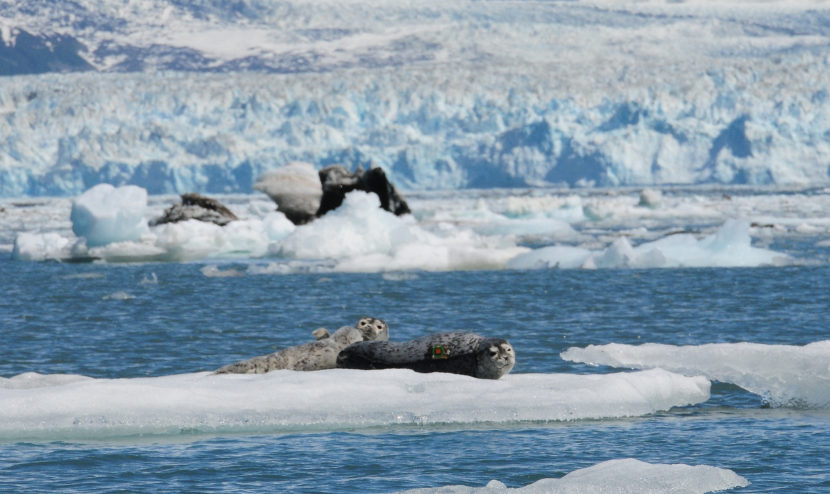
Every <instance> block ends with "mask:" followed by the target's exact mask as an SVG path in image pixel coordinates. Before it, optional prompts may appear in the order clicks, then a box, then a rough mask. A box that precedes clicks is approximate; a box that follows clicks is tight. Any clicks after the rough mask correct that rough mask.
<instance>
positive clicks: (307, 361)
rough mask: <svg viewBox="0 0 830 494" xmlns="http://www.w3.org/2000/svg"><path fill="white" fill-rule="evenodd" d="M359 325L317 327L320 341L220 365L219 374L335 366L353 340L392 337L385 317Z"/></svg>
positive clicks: (315, 332)
mask: <svg viewBox="0 0 830 494" xmlns="http://www.w3.org/2000/svg"><path fill="white" fill-rule="evenodd" d="M357 326H358V327H357V328H354V327H352V326H343V327H342V328H340V329H338V330H337V331H335V332H334V334H329V331H328V330H327V329H325V328H317V329H315V330H314V331H313V332H312V336H314V338H315V339H316V340H317V341H312V342H310V343H305V344H302V345H297V346H293V347H289V348H285V349H282V350H279V351H277V352H274V353H271V354H268V355H262V356H259V357H253V358H251V359H248V360H243V361H242V362H237V363H234V364H229V365H226V366H224V367H221V368H219V369H218V370H217V371H216V374H264V373H266V372H270V371H272V370H277V369H291V370H298V371H314V370H322V369H333V368H334V367H335V365H336V361H337V354H338V353H340V351H341V350H343V349H344V348H346V347H347V346H349V345H351V344H352V343H357V342H360V341H371V340H380V339H383V340H387V339H389V326H388V325H387V324H386V322H384V321H383V320H382V319H376V318H373V317H364V318H362V319H360V321H358V323H357Z"/></svg>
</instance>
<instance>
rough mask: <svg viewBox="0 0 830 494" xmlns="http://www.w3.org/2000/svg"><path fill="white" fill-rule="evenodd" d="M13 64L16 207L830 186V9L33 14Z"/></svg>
mask: <svg viewBox="0 0 830 494" xmlns="http://www.w3.org/2000/svg"><path fill="white" fill-rule="evenodd" d="M27 36H28V37H27ZM31 37H34V38H36V39H37V40H39V41H37V42H35V41H32V40H31V39H30V38H31ZM26 40H28V41H26ZM24 41H25V42H24ZM38 43H40V44H38ZM73 43H74V44H73ZM0 45H2V47H3V49H2V50H0V59H2V60H3V61H4V63H6V62H7V61H9V60H29V61H30V62H31V63H34V62H38V61H40V62H42V63H41V65H38V67H41V68H43V73H31V72H34V69H32V70H30V73H25V71H19V72H17V73H13V75H8V76H5V77H2V78H0V197H6V198H11V197H25V196H29V197H34V196H63V197H65V196H73V195H77V194H80V193H81V192H83V191H85V190H87V189H89V188H90V187H92V186H94V185H96V184H98V183H109V184H112V185H114V186H120V185H126V184H132V185H138V186H141V187H142V188H144V189H145V190H147V191H148V193H150V194H167V193H183V192H201V193H248V192H250V191H251V190H252V185H253V183H254V182H255V180H256V178H257V177H258V176H259V175H260V174H262V173H263V172H266V171H269V170H272V169H274V168H276V167H278V166H281V165H283V164H285V163H288V162H291V161H306V162H310V163H313V164H314V165H315V166H316V167H318V168H321V167H323V166H327V165H330V164H334V163H340V164H343V165H345V166H347V167H349V168H351V169H355V168H356V167H358V166H363V167H364V168H365V167H368V166H370V165H371V164H375V165H378V166H381V167H383V168H384V169H385V170H386V172H387V175H388V176H389V178H390V180H391V181H392V182H393V183H395V184H396V185H397V186H398V187H399V188H402V189H403V190H404V191H406V190H430V189H462V188H491V187H517V186H521V187H525V186H548V185H556V186H567V187H579V186H620V185H666V184H750V185H764V184H775V185H782V184H788V185H789V184H798V185H807V184H813V185H816V184H822V185H824V184H827V183H828V182H830V176H829V175H828V172H829V171H830V111H828V110H830V93H828V87H830V70H829V69H830V54H828V46H830V9H828V2H825V1H818V2H788V3H786V4H781V3H778V2H772V3H770V2H760V1H749V0H747V1H735V0H732V1H728V2H717V3H714V2H705V1H699V0H691V1H686V2H671V3H663V2H652V1H648V2H607V1H577V2H532V3H525V2H519V3H515V2H513V3H502V2H490V1H487V2H445V3H442V4H441V5H435V4H434V3H433V2H425V1H414V2H406V3H404V4H402V3H400V2H367V1H365V0H352V1H349V2H338V3H334V2H328V1H324V0H317V1H312V2H299V1H294V2H292V1H287V2H279V3H276V4H272V3H271V2H263V1H258V0H242V1H239V2H218V1H207V0H206V1H204V2H197V3H189V4H185V3H184V2H174V1H167V0H144V1H134V2H130V3H129V4H128V5H125V4H123V2H115V1H105V2H96V3H95V5H93V3H92V2H89V1H78V2H69V3H67V2H55V1H54V0H37V1H34V2H19V1H18V2H10V3H4V4H3V6H0ZM41 45H42V46H41ZM33 46H34V47H41V48H38V49H37V50H35V51H32V50H34V48H32V47H33ZM27 47H28V48H27ZM67 47H69V48H67ZM72 47H74V48H72ZM24 48H25V49H26V50H29V51H26V52H25V53H24V52H22V51H21V50H24ZM70 48H71V49H70ZM3 50H5V51H3ZM24 51H25V50H24ZM4 54H5V55H4ZM61 54H67V55H66V57H67V58H66V59H65V60H64V59H60V58H59V57H60V56H62V55H61ZM70 55H71V57H70ZM47 56H48V57H58V58H56V59H55V60H51V59H49V60H46V59H41V58H38V57H47ZM3 57H6V58H3ZM27 57H28V58H27ZM50 60H51V61H50ZM53 62H54V63H53ZM8 63H11V62H8ZM21 63H22V62H21ZM7 67H8V65H7ZM21 67H22V66H21ZM21 70H22V69H21ZM38 70H40V69H38Z"/></svg>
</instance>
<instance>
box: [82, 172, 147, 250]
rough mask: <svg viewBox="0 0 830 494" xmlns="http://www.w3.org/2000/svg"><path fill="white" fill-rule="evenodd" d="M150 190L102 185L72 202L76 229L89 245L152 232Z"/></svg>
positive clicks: (92, 245)
mask: <svg viewBox="0 0 830 494" xmlns="http://www.w3.org/2000/svg"><path fill="white" fill-rule="evenodd" d="M146 209H147V191H146V190H144V189H142V188H141V187H136V186H135V185H125V186H123V187H117V188H116V187H113V186H112V185H110V184H99V185H96V186H95V187H92V188H91V189H89V190H88V191H86V192H84V193H83V194H81V195H80V196H78V197H77V198H76V199H75V200H74V201H73V202H72V212H71V213H70V219H71V221H72V231H73V232H74V233H75V235H77V236H78V237H79V238H83V239H84V240H85V242H86V245H87V247H100V246H102V245H107V244H112V243H115V242H127V241H136V240H139V239H140V238H141V235H143V234H144V233H146V232H147V231H148V227H147V220H146V219H145V217H144V215H145V210H146Z"/></svg>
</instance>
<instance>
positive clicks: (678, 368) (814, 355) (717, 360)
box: [561, 340, 830, 408]
mask: <svg viewBox="0 0 830 494" xmlns="http://www.w3.org/2000/svg"><path fill="white" fill-rule="evenodd" d="M561 356H562V358H563V359H565V360H569V361H573V362H583V363H586V364H591V365H608V366H611V367H624V368H634V369H652V368H661V369H665V370H669V371H671V372H677V373H680V374H685V375H694V376H697V375H704V376H706V377H707V378H709V379H711V380H713V381H721V382H727V383H731V384H735V385H737V386H740V387H741V388H743V389H745V390H747V391H749V392H750V393H754V394H757V395H759V396H761V397H762V399H763V402H764V404H765V405H769V406H775V407H798V408H805V407H808V408H830V340H825V341H818V342H814V343H810V344H808V345H804V346H793V345H765V344H760V343H711V344H706V345H690V346H675V345H665V344H658V343H646V344H643V345H623V344H618V343H611V344H607V345H589V346H587V347H585V348H576V347H573V348H569V349H568V350H566V351H565V352H563V353H562V354H561Z"/></svg>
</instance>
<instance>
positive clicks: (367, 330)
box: [357, 317, 389, 341]
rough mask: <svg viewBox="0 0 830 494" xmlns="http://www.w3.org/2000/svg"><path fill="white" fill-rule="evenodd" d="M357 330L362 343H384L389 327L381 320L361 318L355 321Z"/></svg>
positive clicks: (387, 337) (387, 336)
mask: <svg viewBox="0 0 830 494" xmlns="http://www.w3.org/2000/svg"><path fill="white" fill-rule="evenodd" d="M357 329H358V331H360V333H361V334H362V335H363V341H386V340H388V339H389V325H388V324H386V321H384V320H383V319H378V318H376V317H363V318H361V319H360V320H359V321H357Z"/></svg>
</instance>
